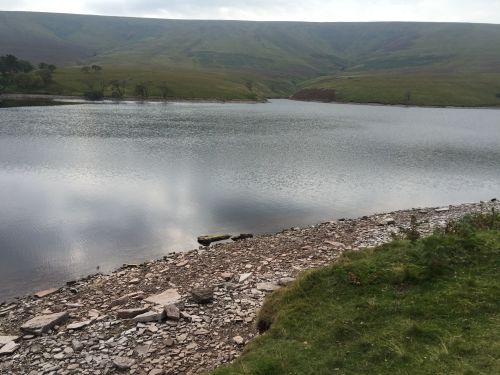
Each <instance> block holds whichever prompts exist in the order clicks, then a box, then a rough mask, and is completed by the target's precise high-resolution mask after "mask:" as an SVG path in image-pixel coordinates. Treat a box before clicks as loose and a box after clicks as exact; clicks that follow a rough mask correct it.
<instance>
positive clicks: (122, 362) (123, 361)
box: [113, 357, 135, 370]
mask: <svg viewBox="0 0 500 375" xmlns="http://www.w3.org/2000/svg"><path fill="white" fill-rule="evenodd" d="M134 364H135V360H133V359H132V358H127V357H115V358H114V359H113V365H115V367H116V368H117V369H118V370H129V369H130V368H131V367H132V366H133V365H134Z"/></svg>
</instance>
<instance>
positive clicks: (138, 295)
mask: <svg viewBox="0 0 500 375" xmlns="http://www.w3.org/2000/svg"><path fill="white" fill-rule="evenodd" d="M143 296H144V293H142V292H135V293H130V294H127V295H124V296H122V297H120V298H118V299H116V300H114V301H113V302H111V303H110V306H111V307H114V306H120V305H124V304H126V303H127V302H128V301H130V300H131V299H139V298H141V299H142V297H143Z"/></svg>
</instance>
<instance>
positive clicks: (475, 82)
mask: <svg viewBox="0 0 500 375" xmlns="http://www.w3.org/2000/svg"><path fill="white" fill-rule="evenodd" d="M303 88H328V89H335V90H336V99H337V101H340V102H356V103H381V104H404V105H424V106H500V74H498V73H482V74H481V73H462V74H436V73H432V74H424V73H392V74H360V75H356V74H354V75H349V76H346V75H344V76H338V77H328V78H322V79H316V80H312V81H309V82H305V83H304V84H303ZM408 92H410V100H408V96H407V93H408Z"/></svg>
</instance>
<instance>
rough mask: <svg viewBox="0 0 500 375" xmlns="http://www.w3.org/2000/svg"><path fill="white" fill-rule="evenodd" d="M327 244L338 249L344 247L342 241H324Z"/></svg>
mask: <svg viewBox="0 0 500 375" xmlns="http://www.w3.org/2000/svg"><path fill="white" fill-rule="evenodd" d="M324 242H325V243H326V244H327V245H330V246H333V247H335V248H338V249H345V245H344V244H343V243H342V242H337V241H324Z"/></svg>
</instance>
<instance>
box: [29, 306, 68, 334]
mask: <svg viewBox="0 0 500 375" xmlns="http://www.w3.org/2000/svg"><path fill="white" fill-rule="evenodd" d="M68 316H69V314H68V312H67V311H65V312H61V313H56V314H48V315H40V316H37V317H35V318H33V319H31V320H29V321H27V322H26V323H24V324H23V325H22V326H21V330H23V331H24V332H28V333H33V334H40V333H44V332H47V331H49V330H50V329H51V328H53V327H54V326H56V325H61V324H62V323H64V322H65V321H66V320H67V319H68Z"/></svg>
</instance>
